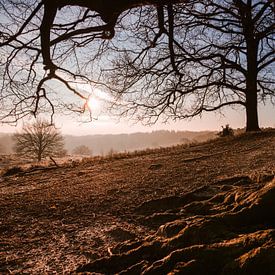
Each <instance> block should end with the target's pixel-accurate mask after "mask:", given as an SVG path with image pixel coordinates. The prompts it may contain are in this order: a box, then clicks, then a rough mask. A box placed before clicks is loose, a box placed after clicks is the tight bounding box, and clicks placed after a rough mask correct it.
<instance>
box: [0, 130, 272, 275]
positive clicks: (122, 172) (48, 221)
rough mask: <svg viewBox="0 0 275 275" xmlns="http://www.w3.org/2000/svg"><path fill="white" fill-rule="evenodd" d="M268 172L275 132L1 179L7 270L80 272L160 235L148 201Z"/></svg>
mask: <svg viewBox="0 0 275 275" xmlns="http://www.w3.org/2000/svg"><path fill="white" fill-rule="evenodd" d="M264 171H267V172H268V171H269V172H270V171H275V132H274V131H270V132H264V133H261V134H251V135H246V136H242V137H238V138H233V139H228V140H226V141H225V140H223V139H219V140H216V141H212V142H209V143H205V144H199V145H197V146H193V147H188V148H186V147H184V146H182V147H176V148H171V149H160V150H156V151H154V152H151V153H148V154H144V155H141V156H128V157H125V158H121V157H120V158H118V159H116V158H115V157H114V158H113V159H112V158H111V159H106V160H96V161H87V162H85V161H83V162H81V163H79V164H70V165H67V166H62V167H61V168H57V169H52V170H48V171H43V172H42V171H36V172H33V173H30V174H25V175H13V176H9V177H1V179H0V273H1V272H2V273H4V274H5V273H9V272H12V273H13V274H16V273H18V274H19V273H20V274H23V273H24V272H25V273H26V274H27V273H28V274H29V273H32V274H41V273H49V274H50V273H54V272H57V273H59V274H60V273H62V272H65V273H66V272H69V271H73V270H75V269H76V268H77V267H78V266H79V265H81V264H84V263H87V262H90V261H91V260H94V259H97V258H99V257H102V256H106V255H109V254H110V252H111V250H110V248H111V247H113V246H115V245H116V244H118V243H119V242H121V241H125V240H131V239H134V238H137V239H141V238H143V237H144V236H148V235H150V234H152V233H153V232H155V230H156V225H154V224H150V222H149V223H144V222H141V221H140V220H139V216H138V215H137V213H136V209H137V208H138V207H139V206H140V205H141V204H142V203H144V202H146V201H150V200H156V199H159V198H164V197H171V196H182V195H184V194H186V193H187V192H190V191H191V190H194V189H197V188H199V187H201V186H204V185H211V184H213V183H214V182H216V181H217V180H220V179H223V178H227V177H232V176H235V175H251V174H255V175H256V174H261V173H263V172H264ZM171 218H172V217H171Z"/></svg>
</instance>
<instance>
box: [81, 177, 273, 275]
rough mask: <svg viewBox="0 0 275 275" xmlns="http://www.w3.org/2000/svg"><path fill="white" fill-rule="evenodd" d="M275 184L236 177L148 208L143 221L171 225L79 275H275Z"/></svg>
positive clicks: (127, 245) (125, 246)
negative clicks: (83, 274) (94, 274)
mask: <svg viewBox="0 0 275 275" xmlns="http://www.w3.org/2000/svg"><path fill="white" fill-rule="evenodd" d="M273 178H274V175H269V176H266V177H260V179H262V182H257V180H252V179H250V178H249V177H234V178H230V179H226V180H222V181H220V182H216V183H215V184H213V185H210V186H205V187H203V188H200V189H198V190H196V191H194V192H190V193H189V194H187V195H185V196H183V197H169V198H164V199H159V200H154V201H150V202H147V203H144V204H142V205H141V206H140V207H139V208H138V209H137V211H136V212H137V213H139V215H140V221H142V220H143V221H145V224H146V222H147V223H148V224H149V223H150V222H152V223H153V224H155V225H156V224H158V223H161V221H162V220H164V221H165V219H166V218H167V219H168V220H170V222H168V223H166V222H164V223H163V224H162V225H161V226H160V227H159V228H158V230H157V232H156V233H155V234H154V235H152V236H150V237H148V238H146V239H144V240H142V241H132V242H130V241H128V242H125V243H122V244H121V246H120V247H117V248H115V249H114V254H113V255H111V256H110V257H105V258H101V259H98V260H96V261H94V262H91V263H89V264H86V265H84V266H82V267H79V268H78V270H77V271H76V272H80V273H81V272H88V273H89V272H96V273H103V274H111V273H112V274H113V273H119V274H168V273H169V274H228V275H229V274H275V260H274V259H275V242H274V240H275V229H274V228H275V211H274V209H275V179H273ZM258 179H259V178H258ZM263 179H264V180H263ZM267 180H268V181H267ZM157 211H159V212H157ZM169 211H170V212H169ZM154 218H155V219H156V220H154ZM171 220H172V221H171ZM156 221H157V222H156ZM116 253H117V254H116Z"/></svg>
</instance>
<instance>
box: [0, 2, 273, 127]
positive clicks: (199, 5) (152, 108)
mask: <svg viewBox="0 0 275 275" xmlns="http://www.w3.org/2000/svg"><path fill="white" fill-rule="evenodd" d="M0 8H1V9H0V10H1V14H0V16H1V18H3V19H2V21H1V22H0V28H1V34H0V36H1V37H0V39H1V40H0V54H1V61H0V78H1V92H0V102H1V111H0V114H1V119H2V120H6V121H9V122H16V121H17V120H18V119H20V118H22V117H24V116H27V115H29V114H34V115H36V114H38V113H39V112H40V111H47V112H48V111H50V112H51V113H52V114H53V113H54V112H55V110H57V109H58V108H60V107H61V111H64V107H63V105H66V107H67V108H69V109H70V110H73V111H79V112H83V111H84V109H85V107H86V106H87V105H86V104H85V102H86V101H87V98H88V97H89V95H88V94H87V93H85V92H84V91H82V90H81V89H79V88H78V87H77V84H76V83H83V82H86V83H89V84H91V85H103V86H104V87H105V88H106V89H107V88H108V89H110V90H111V91H113V92H114V95H115V97H116V99H117V103H118V105H120V106H119V107H120V108H122V107H126V109H122V110H123V114H127V115H133V116H135V117H136V118H137V119H145V120H146V119H147V120H148V121H149V122H154V121H155V120H156V119H158V118H159V116H161V115H164V116H165V117H166V118H167V119H168V118H173V119H175V118H188V117H193V116H196V115H200V114H202V113H203V112H207V111H216V110H220V109H221V108H223V107H225V106H228V105H235V104H239V105H241V106H243V107H244V108H245V109H246V116H247V131H251V130H258V129H259V125H258V115H257V104H258V102H259V100H260V101H265V100H269V99H271V100H272V99H274V23H273V22H274V2H273V1H270V0H264V1H259V0H226V1H218V0H207V1H197V0H195V1H194V0H189V1H180V0H178V1H177V0H175V1H161V0H148V1H142V0H131V1H130V0H129V1H125V0H118V1H116V2H115V4H114V2H113V1H110V0H104V1H102V0H95V1H89V0H70V1H66V0H64V1H50V0H45V1H35V0H26V1H15V0H5V1H4V0H3V1H0ZM106 67H107V68H108V70H106ZM112 72H114V73H113V74H112ZM110 75H111V76H110ZM112 76H113V77H112ZM57 83H59V84H57ZM56 85H63V86H64V88H65V89H67V90H69V91H71V92H73V93H74V94H76V95H77V96H78V97H79V98H80V101H79V100H73V101H70V99H71V97H68V96H66V94H65V93H66V91H65V90H64V91H63V89H61V88H60V86H58V87H56ZM61 103H62V104H61ZM125 103H126V104H125ZM122 105H123V106H122Z"/></svg>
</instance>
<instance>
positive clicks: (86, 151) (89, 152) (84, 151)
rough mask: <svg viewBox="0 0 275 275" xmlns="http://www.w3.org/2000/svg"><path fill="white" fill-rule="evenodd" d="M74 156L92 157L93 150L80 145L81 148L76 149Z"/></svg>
mask: <svg viewBox="0 0 275 275" xmlns="http://www.w3.org/2000/svg"><path fill="white" fill-rule="evenodd" d="M73 154H76V155H88V156H91V155H92V150H91V148H90V147H88V146H86V145H79V146H77V147H75V148H74V150H73Z"/></svg>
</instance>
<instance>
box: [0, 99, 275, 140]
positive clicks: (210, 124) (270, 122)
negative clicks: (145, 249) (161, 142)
mask: <svg viewBox="0 0 275 275" xmlns="http://www.w3.org/2000/svg"><path fill="white" fill-rule="evenodd" d="M101 113H102V111H101ZM86 118H87V117H86ZM86 121H87V120H86ZM25 122H26V121H25ZM55 123H56V126H57V127H58V128H59V129H60V130H61V132H62V133H63V134H65V135H75V136H81V135H95V134H120V133H135V132H151V131H156V130H175V131H204V130H211V131H220V130H221V126H225V125H226V124H229V125H230V126H231V127H232V128H234V129H236V128H244V127H245V111H244V110H241V109H231V108H228V109H226V110H225V111H224V114H223V115H221V114H219V113H213V112H211V113H204V114H203V115H202V117H201V118H200V117H197V118H193V119H191V120H179V121H176V122H174V121H170V122H168V123H165V124H164V123H161V121H159V122H158V123H156V124H155V125H152V126H144V125H142V124H140V123H139V124H134V122H133V121H130V120H125V119H124V120H122V119H121V120H120V121H118V119H117V118H116V119H112V118H110V117H107V116H106V115H99V116H98V120H92V121H90V122H83V119H81V118H79V117H78V118H77V117H75V116H74V117H70V116H58V115H57V116H56V119H55ZM259 124H260V127H273V128H275V107H274V106H272V105H271V104H267V105H266V106H262V105H260V107H259ZM21 126H22V121H21V122H19V123H18V125H17V127H14V126H9V125H3V124H2V125H1V124H0V132H4V133H12V132H15V131H18V130H20V128H21Z"/></svg>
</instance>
